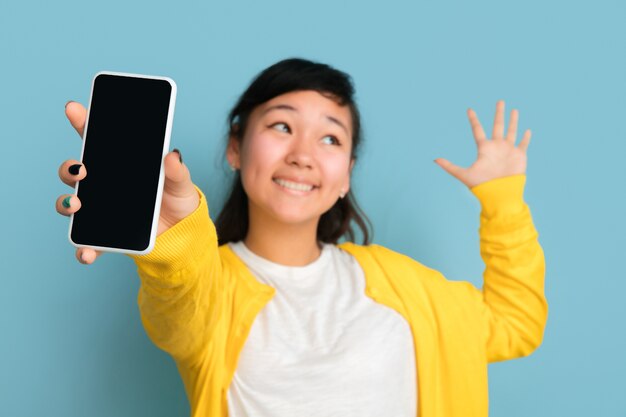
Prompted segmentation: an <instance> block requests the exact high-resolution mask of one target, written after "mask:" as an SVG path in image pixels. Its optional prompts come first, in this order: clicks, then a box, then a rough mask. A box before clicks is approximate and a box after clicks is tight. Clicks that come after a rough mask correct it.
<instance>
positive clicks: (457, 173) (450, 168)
mask: <svg viewBox="0 0 626 417" xmlns="http://www.w3.org/2000/svg"><path fill="white" fill-rule="evenodd" d="M435 163H436V164H437V165H439V166H440V167H441V168H443V169H444V171H446V172H447V173H448V174H450V175H452V176H453V177H455V178H457V179H459V180H461V177H462V174H463V171H464V170H465V169H464V168H461V167H460V166H458V165H454V164H453V163H452V162H450V161H448V160H447V159H443V158H437V159H435ZM461 181H462V180H461Z"/></svg>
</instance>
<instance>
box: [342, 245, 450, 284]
mask: <svg viewBox="0 0 626 417" xmlns="http://www.w3.org/2000/svg"><path fill="white" fill-rule="evenodd" d="M338 246H339V248H341V249H343V250H345V251H346V252H348V253H350V254H351V255H352V256H354V258H356V260H357V261H358V262H359V263H360V264H361V265H362V266H363V269H366V270H380V271H381V272H385V274H386V275H392V276H398V274H401V275H402V276H405V275H406V274H407V273H411V274H418V275H420V276H422V277H430V278H433V279H440V278H442V275H441V273H440V272H439V271H437V270H434V269H432V268H429V267H427V266H426V265H424V264H422V263H421V262H419V261H416V260H415V259H413V258H411V257H410V256H407V255H404V254H402V253H400V252H397V251H394V250H392V249H389V248H386V247H384V246H381V245H375V244H370V245H358V244H356V243H352V242H345V243H342V244H340V245H338Z"/></svg>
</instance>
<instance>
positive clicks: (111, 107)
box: [69, 71, 177, 255]
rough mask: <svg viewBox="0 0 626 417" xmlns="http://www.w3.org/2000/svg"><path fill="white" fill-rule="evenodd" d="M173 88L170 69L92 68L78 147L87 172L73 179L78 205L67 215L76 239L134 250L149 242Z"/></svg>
mask: <svg viewBox="0 0 626 417" xmlns="http://www.w3.org/2000/svg"><path fill="white" fill-rule="evenodd" d="M176 91H177V88H176V83H175V82H174V80H172V79H171V78H168V77H161V76H151V75H141V74H129V73H123V72H111V71H101V72H98V73H97V74H96V75H95V76H94V78H93V80H92V84H91V95H90V98H89V107H88V110H87V120H86V122H85V128H84V130H83V149H82V153H81V162H82V163H83V164H84V166H85V168H86V170H87V176H86V177H85V178H84V179H83V180H81V181H79V182H77V183H76V195H77V196H78V198H79V199H80V201H81V208H80V209H79V210H78V211H77V212H75V213H74V214H72V216H71V219H70V230H69V240H70V242H71V243H72V244H73V245H74V246H76V247H90V248H93V249H97V250H102V251H108V252H121V253H129V254H139V255H142V254H146V253H148V252H150V251H151V250H152V248H153V247H154V242H155V241H156V233H157V227H158V223H159V211H160V208H161V198H162V195H163V180H164V165H163V161H164V158H165V155H167V153H168V149H169V143H170V135H171V131H172V122H173V118H174V106H175V103H176Z"/></svg>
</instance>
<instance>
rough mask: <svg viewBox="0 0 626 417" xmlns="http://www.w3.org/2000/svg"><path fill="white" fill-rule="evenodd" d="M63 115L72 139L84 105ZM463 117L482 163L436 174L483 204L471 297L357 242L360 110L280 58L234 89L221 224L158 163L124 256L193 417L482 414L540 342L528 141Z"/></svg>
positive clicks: (341, 77) (539, 273)
mask: <svg viewBox="0 0 626 417" xmlns="http://www.w3.org/2000/svg"><path fill="white" fill-rule="evenodd" d="M66 114H67V117H68V118H69V120H70V122H71V123H72V125H73V126H74V127H75V128H76V130H77V131H78V132H79V134H81V136H82V129H83V126H84V123H85V115H86V111H85V108H84V107H83V106H81V105H80V104H78V103H75V102H70V103H68V105H67V106H66ZM468 117H469V121H470V124H471V126H472V130H473V134H474V138H475V140H476V145H477V148H478V157H477V159H476V161H475V162H474V163H473V164H472V165H471V166H470V167H469V168H466V169H465V168H461V167H458V166H456V165H454V164H452V163H450V162H448V161H446V160H444V159H438V160H436V162H437V163H438V164H439V165H440V166H441V167H442V168H443V169H445V170H446V171H447V172H449V173H450V174H452V175H453V176H454V177H456V178H457V179H459V180H460V181H462V182H463V183H464V184H465V185H466V186H468V187H469V188H470V189H471V191H472V192H473V193H474V195H476V197H477V198H478V199H479V201H480V203H481V207H482V212H481V218H480V221H481V226H480V244H481V254H482V256H483V259H484V261H485V263H486V269H485V273H484V286H483V289H482V290H478V289H476V288H475V287H474V286H472V285H471V284H470V283H467V282H456V281H448V280H446V279H445V278H444V277H443V276H442V275H441V274H440V273H438V272H437V271H434V270H432V269H429V268H427V267H425V266H423V265H421V264H420V263H418V262H417V261H414V260H412V259H410V258H408V257H406V256H403V255H401V254H398V253H396V252H393V251H392V250H389V249H386V248H384V247H381V246H378V245H372V244H369V242H368V240H369V231H368V227H367V224H368V223H367V220H366V218H365V217H364V215H363V214H362V213H361V211H360V210H359V208H358V206H357V203H356V200H355V198H354V196H353V194H352V193H351V191H350V174H351V171H352V168H353V166H354V163H355V161H356V159H357V153H358V148H359V145H360V142H361V129H360V121H359V112H358V109H357V106H356V103H355V101H354V98H353V86H352V84H351V80H350V78H349V76H347V75H346V74H345V73H343V72H340V71H338V70H336V69H333V68H332V67H329V66H327V65H323V64H319V63H315V62H310V61H307V60H302V59H288V60H284V61H281V62H278V63H277V64H275V65H273V66H271V67H269V68H267V69H266V70H264V71H263V72H262V73H260V74H259V75H258V76H257V77H256V79H255V80H254V81H253V82H252V83H251V85H250V86H249V87H248V89H247V90H246V91H245V92H244V93H243V95H242V97H241V98H240V99H239V101H238V102H237V104H236V105H235V107H234V108H233V109H232V111H231V112H230V115H229V120H228V122H229V127H230V131H229V134H228V146H227V152H226V159H227V161H228V163H229V165H230V166H231V168H232V169H233V170H234V171H235V175H234V180H233V187H232V190H231V194H230V196H229V198H228V201H227V202H226V204H225V206H224V209H223V210H222V212H221V214H220V215H219V216H218V217H217V220H216V223H215V226H214V224H213V223H212V222H211V219H210V217H209V214H208V209H207V203H206V200H205V196H204V194H203V193H202V191H201V190H200V189H199V188H198V187H196V186H195V185H194V184H193V182H192V181H191V177H190V174H189V171H188V169H187V167H186V165H185V164H184V163H183V159H182V156H181V155H180V152H179V151H177V150H175V151H174V152H171V153H169V154H168V155H167V156H166V158H165V170H166V171H165V175H166V181H165V186H164V194H163V202H162V208H161V217H160V219H159V236H158V238H157V243H156V246H155V248H154V250H153V251H152V252H151V253H150V254H148V255H143V256H132V258H133V259H134V261H135V262H136V264H137V266H138V274H139V276H140V278H141V288H140V291H139V297H138V300H139V307H140V311H141V317H142V320H143V323H144V327H145V329H146V332H147V333H148V335H149V336H150V338H151V339H152V340H153V341H154V343H155V344H156V345H157V346H159V347H160V348H161V349H163V350H165V351H166V352H168V353H169V354H171V355H172V357H173V358H174V359H175V361H176V363H177V366H178V369H179V371H180V374H181V377H182V379H183V381H184V384H185V387H186V391H187V395H188V398H189V401H190V404H191V410H192V415H193V416H227V415H229V416H272V417H277V416H278V417H280V416H289V417H292V416H360V417H361V416H377V417H378V416H398V417H400V416H407V417H408V416H416V415H418V416H422V417H426V416H428V417H444V416H445V417H453V416H459V417H460V416H463V417H467V416H486V415H487V414H488V395H487V394H488V392H487V391H488V384H487V364H488V363H489V362H493V361H499V360H505V359H511V358H516V357H520V356H525V355H528V354H530V353H531V352H532V351H533V350H534V349H535V348H536V347H537V346H539V345H540V343H541V341H542V338H543V331H544V327H545V323H546V318H547V304H546V300H545V297H544V290H543V288H544V257H543V253H542V249H541V247H540V246H539V243H538V240H537V232H536V230H535V228H534V226H533V222H532V219H531V216H530V212H529V208H528V206H527V205H526V204H525V202H524V200H523V189H524V184H525V170H526V151H527V148H528V144H529V142H530V131H526V132H525V134H524V136H523V138H522V139H521V141H520V142H519V144H516V132H517V121H518V112H517V111H516V110H513V111H512V112H511V118H510V119H511V120H510V122H509V126H508V129H507V131H506V133H505V124H504V102H502V101H499V102H498V103H497V106H496V115H495V122H494V126H493V132H492V136H491V139H488V138H487V137H486V135H485V132H484V131H483V128H482V127H481V124H480V123H479V121H478V118H477V117H476V114H475V113H474V112H473V111H472V110H471V109H470V110H468ZM59 175H60V177H61V179H62V180H63V182H65V183H66V184H68V185H70V186H72V187H73V186H74V184H75V182H76V181H80V180H81V179H83V178H85V176H86V175H88V167H85V166H82V165H81V164H80V162H79V161H76V160H68V161H66V162H65V163H63V164H62V166H61V167H60V170H59ZM79 209H80V201H79V200H78V198H77V197H76V196H74V195H63V196H61V197H59V199H58V200H57V210H58V211H59V212H60V213H61V214H64V215H70V214H72V213H74V212H76V211H77V210H79ZM353 225H356V226H357V227H358V228H359V229H360V230H361V234H362V235H363V237H364V242H363V243H364V244H363V245H359V244H356V243H353V242H351V240H354V230H353V228H352V226H353ZM342 238H345V239H347V240H348V241H347V242H343V243H339V240H340V239H342ZM76 255H77V258H78V259H79V261H81V262H82V263H85V264H91V263H93V262H94V261H95V259H96V257H97V256H98V255H99V253H97V252H95V251H94V250H90V249H78V250H77V252H76Z"/></svg>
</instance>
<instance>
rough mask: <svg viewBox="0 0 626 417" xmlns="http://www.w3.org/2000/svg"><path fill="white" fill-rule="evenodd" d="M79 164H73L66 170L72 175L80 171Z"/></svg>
mask: <svg viewBox="0 0 626 417" xmlns="http://www.w3.org/2000/svg"><path fill="white" fill-rule="evenodd" d="M80 167H81V165H80V164H74V165H72V166H71V167H69V168H68V169H67V170H68V171H69V172H70V174H72V175H78V173H79V172H80Z"/></svg>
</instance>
